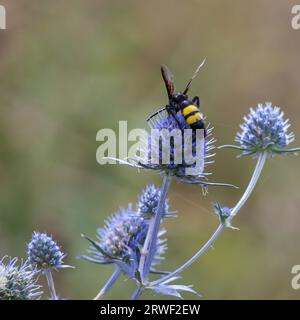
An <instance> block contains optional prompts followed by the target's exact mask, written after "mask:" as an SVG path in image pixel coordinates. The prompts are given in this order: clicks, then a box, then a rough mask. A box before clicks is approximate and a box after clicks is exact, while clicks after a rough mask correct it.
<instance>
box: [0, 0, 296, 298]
mask: <svg viewBox="0 0 300 320" xmlns="http://www.w3.org/2000/svg"><path fill="white" fill-rule="evenodd" d="M1 4H3V5H5V6H6V9H7V24H8V29H7V30H5V31H3V30H0V83H1V85H0V115H1V116H0V243H1V247H0V256H4V255H5V254H8V255H10V256H20V257H25V256H26V243H27V242H28V241H29V240H30V237H31V233H32V231H33V230H40V231H41V232H48V233H51V234H53V235H54V237H55V238H56V239H57V240H58V242H59V243H61V244H62V247H63V248H64V252H68V256H67V257H66V259H65V261H66V263H67V264H70V265H74V266H76V269H74V270H66V271H65V272H64V273H58V274H57V275H55V277H56V279H57V281H56V282H57V287H58V291H59V293H60V294H61V295H62V296H64V297H70V298H82V299H87V298H88V299H90V298H92V297H93V296H95V295H96V293H97V292H98V290H99V289H100V287H101V286H102V285H103V284H104V283H105V281H106V280H107V278H108V277H109V275H110V274H111V272H112V268H111V267H109V266H107V267H102V266H98V265H91V264H87V263H85V262H84V261H82V260H77V259H76V256H78V255H80V254H82V253H83V252H84V249H85V248H86V243H85V242H84V241H83V240H82V239H81V237H80V234H81V233H85V234H93V233H94V230H95V229H96V228H97V227H98V226H102V225H103V221H104V219H105V217H107V216H108V215H109V214H110V213H112V212H115V211H116V210H117V209H118V207H119V206H120V205H123V206H124V205H126V204H127V203H128V202H129V201H132V202H134V203H135V202H136V201H137V200H138V199H137V196H138V194H139V193H140V190H141V188H143V187H144V186H145V185H146V184H147V183H148V182H153V183H159V182H160V178H159V176H157V175H155V174H154V173H152V172H149V173H144V172H143V173H138V172H136V171H135V170H134V169H131V168H128V167H126V166H113V165H110V166H105V167H104V166H100V165H98V164H97V162H96V159H95V154H96V149H97V146H98V145H99V144H98V143H97V142H96V140H95V137H96V133H97V131H98V130H99V129H102V128H113V129H118V121H119V120H128V129H130V128H135V127H141V128H143V127H145V126H146V123H145V118H146V117H147V116H148V115H149V114H151V112H153V111H155V110H156V109H157V108H158V107H161V106H164V104H165V103H166V93H165V88H164V86H163V83H162V80H161V77H160V72H159V66H160V64H161V63H166V64H168V65H169V66H170V67H171V69H172V70H173V72H174V74H175V77H176V83H177V87H178V88H183V86H184V85H185V84H186V82H187V80H188V79H189V77H190V76H191V74H192V72H193V71H194V68H195V67H196V66H197V65H198V64H199V62H200V61H201V60H202V59H203V58H204V57H207V62H206V65H205V67H204V68H203V70H202V71H201V74H200V76H199V77H198V78H197V80H195V81H194V83H193V86H192V89H191V94H198V95H199V96H200V98H201V104H202V111H203V112H204V113H205V114H206V116H207V118H208V119H209V121H210V122H211V123H212V124H213V126H214V127H215V130H214V133H215V137H216V139H217V143H218V144H219V145H220V144H226V143H232V142H233V140H234V136H235V133H236V132H237V130H238V129H239V128H238V124H239V123H240V122H241V119H242V116H243V115H245V114H246V113H248V109H249V107H250V106H255V105H256V104H257V103H258V102H265V101H272V102H273V103H274V104H275V105H278V106H280V107H282V109H283V110H284V111H285V114H286V116H287V117H288V118H290V119H291V123H292V130H293V131H294V133H295V135H296V141H297V138H298V142H299V139H300V108H299V106H300V94H299V86H300V77H299V74H300V62H299V53H300V42H299V37H300V31H295V30H293V29H292V27H291V7H292V5H294V2H293V1H276V2H275V1H272V0H255V1H251V2H244V1H243V2H242V1H240V2H238V1H226V2H225V1H221V0H219V1H216V0H213V1H211V0H210V1H208V0H204V1H200V0H199V1H197V0H189V1H177V2H176V3H175V1H171V0H168V1H157V0H155V1H148V2H145V1H137V0H132V1H131V0H129V1H117V2H116V1H96V0H94V1H84V0H74V1H72V2H70V1H66V0H60V1H38V0H31V1H28V0H18V1H8V0H6V1H1ZM291 147H292V146H291ZM215 160H216V163H215V164H214V165H212V166H211V167H210V171H211V172H214V174H213V178H214V180H215V181H226V182H228V183H233V184H236V185H239V186H241V189H240V190H235V189H231V188H226V189H223V188H218V189H217V188H216V189H213V188H211V189H210V192H209V194H208V196H206V197H203V196H202V192H201V189H200V188H199V187H193V186H188V185H179V184H176V183H174V184H173V186H172V188H171V194H170V204H171V207H172V209H174V210H178V218H177V219H169V220H168V221H167V222H166V227H167V229H168V236H169V241H168V244H169V252H168V254H167V261H168V262H167V265H166V268H168V269H169V270H170V269H173V268H175V267H177V266H178V265H179V264H180V263H182V262H183V261H185V260H186V259H187V258H189V257H190V256H191V255H192V254H193V253H194V252H195V251H196V250H197V249H198V248H199V246H200V245H201V244H203V242H205V241H206V240H207V238H208V237H209V235H210V234H211V232H213V230H214V228H215V226H216V224H217V222H218V221H217V218H216V216H215V215H214V213H213V212H212V210H211V202H212V201H213V200H215V199H218V200H220V201H221V202H222V203H224V204H225V205H227V206H232V205H233V204H234V202H235V201H236V200H237V199H238V198H239V196H240V195H241V192H242V188H243V187H244V186H245V185H246V183H247V181H248V179H249V176H250V174H251V171H252V168H253V166H254V161H253V160H251V159H236V158H235V153H234V152H231V151H225V150H220V151H218V153H217V156H216V158H215ZM299 179H300V173H299V158H297V157H288V158H285V157H280V158H275V159H273V160H270V161H269V162H268V164H267V168H266V170H265V171H264V172H263V176H262V178H261V180H260V182H259V184H258V186H257V188H256V191H255V192H254V194H253V196H252V198H251V199H250V201H249V202H248V203H247V205H246V206H245V207H244V208H243V210H242V211H241V215H240V217H239V218H237V219H236V220H235V226H237V227H239V228H240V229H241V230H240V231H238V232H237V231H231V230H228V231H227V232H225V233H224V234H223V235H222V237H221V238H220V239H218V241H217V242H216V244H215V246H214V250H209V251H208V253H207V254H206V255H204V256H203V257H202V258H201V260H200V261H199V262H198V263H196V264H195V265H193V267H192V268H190V269H189V270H187V271H186V272H185V273H184V274H183V275H184V277H185V282H186V283H193V284H194V285H195V288H197V290H199V291H200V292H201V293H202V294H203V295H204V298H207V299H209V298H213V299H220V298H225V299H230V298H245V299H246V298H259V299H261V298H276V299H277V298H292V299H298V298H299V297H300V292H298V291H295V290H293V289H292V288H291V285H290V281H291V277H292V275H291V268H292V266H293V265H294V264H299V261H300V254H299V248H298V246H297V244H298V242H300V233H299V225H300V210H299V208H300V199H299V195H298V193H299ZM131 290H132V291H133V290H134V285H133V284H131V282H130V281H121V282H120V284H118V285H117V287H116V288H114V289H113V290H112V291H111V293H110V294H109V295H108V297H109V298H128V296H129V295H128V293H129V292H131ZM145 297H146V298H151V297H152V296H151V295H147V296H145ZM188 297H189V298H193V296H188Z"/></svg>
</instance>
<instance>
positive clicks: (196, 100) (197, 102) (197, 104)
mask: <svg viewBox="0 0 300 320" xmlns="http://www.w3.org/2000/svg"><path fill="white" fill-rule="evenodd" d="M192 102H193V103H194V104H195V105H196V106H197V107H198V108H200V99H199V97H198V96H195V97H194V98H193V100H192Z"/></svg>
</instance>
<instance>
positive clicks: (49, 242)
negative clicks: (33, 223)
mask: <svg viewBox="0 0 300 320" xmlns="http://www.w3.org/2000/svg"><path fill="white" fill-rule="evenodd" d="M28 257H29V261H30V264H31V266H32V267H33V268H35V269H37V270H38V271H46V270H49V269H58V268H65V267H70V266H67V265H64V264H63V258H64V257H65V254H63V253H62V252H61V250H60V247H59V246H58V245H57V242H56V241H55V240H54V239H53V238H52V236H50V235H47V234H46V233H40V232H34V233H33V235H32V239H31V241H30V242H29V244H28Z"/></svg>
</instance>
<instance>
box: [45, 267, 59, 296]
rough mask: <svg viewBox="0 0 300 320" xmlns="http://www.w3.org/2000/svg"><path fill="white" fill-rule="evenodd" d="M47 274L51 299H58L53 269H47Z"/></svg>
mask: <svg viewBox="0 0 300 320" xmlns="http://www.w3.org/2000/svg"><path fill="white" fill-rule="evenodd" d="M45 276H46V279H47V282H48V287H49V290H50V299H51V300H58V297H57V294H56V290H55V286H54V281H53V276H52V271H51V269H48V270H46V271H45Z"/></svg>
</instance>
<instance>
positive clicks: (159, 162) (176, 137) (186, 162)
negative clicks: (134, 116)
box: [123, 111, 232, 187]
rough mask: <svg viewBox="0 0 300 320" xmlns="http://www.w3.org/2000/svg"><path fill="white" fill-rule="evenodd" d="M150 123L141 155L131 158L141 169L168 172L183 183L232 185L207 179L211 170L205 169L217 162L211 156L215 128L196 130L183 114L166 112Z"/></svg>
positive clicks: (162, 112) (205, 185)
mask: <svg viewBox="0 0 300 320" xmlns="http://www.w3.org/2000/svg"><path fill="white" fill-rule="evenodd" d="M149 126H150V129H151V130H150V133H149V134H148V135H147V137H145V139H144V141H142V143H141V148H140V155H141V156H140V157H136V158H135V159H131V161H133V162H135V163H136V166H137V167H138V168H140V169H150V170H156V171H158V172H159V173H161V174H166V173H168V174H170V175H172V176H174V177H176V178H177V179H178V180H179V181H180V182H183V183H188V184H199V185H201V186H203V187H207V186H209V185H219V186H232V185H230V184H225V183H214V182H209V181H208V176H209V175H210V174H211V173H209V172H206V171H205V169H206V168H207V165H209V164H211V163H213V162H214V161H213V160H211V158H212V157H213V156H214V155H215V154H214V153H212V150H213V149H214V148H215V147H214V145H213V143H214V142H215V139H214V138H213V137H212V131H213V128H211V127H210V126H207V127H206V134H204V130H200V129H199V130H197V131H194V130H192V129H191V127H190V126H189V124H188V123H187V121H186V120H185V118H184V117H183V116H182V115H181V114H176V115H174V116H170V115H168V113H167V112H166V111H161V112H159V113H158V114H157V115H156V116H155V117H153V118H151V120H150V121H149ZM201 132H202V134H201ZM153 151H155V152H153ZM123 163H125V162H124V161H123ZM131 165H132V163H131Z"/></svg>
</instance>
